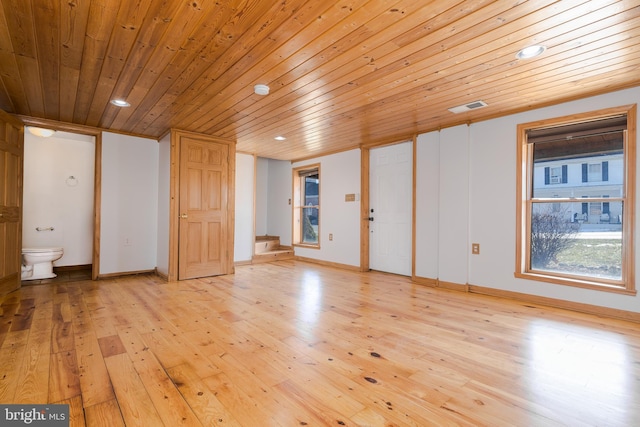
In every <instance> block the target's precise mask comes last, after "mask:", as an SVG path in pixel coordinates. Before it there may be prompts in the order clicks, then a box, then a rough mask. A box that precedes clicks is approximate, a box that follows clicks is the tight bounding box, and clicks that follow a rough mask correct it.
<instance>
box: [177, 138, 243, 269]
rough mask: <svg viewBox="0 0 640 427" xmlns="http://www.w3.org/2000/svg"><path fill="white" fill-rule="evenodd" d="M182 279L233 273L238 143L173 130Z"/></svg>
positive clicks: (178, 242)
mask: <svg viewBox="0 0 640 427" xmlns="http://www.w3.org/2000/svg"><path fill="white" fill-rule="evenodd" d="M172 137H173V139H174V141H173V142H172V143H173V144H175V145H176V147H175V151H174V154H177V155H178V156H179V161H178V162H177V163H178V164H179V172H177V174H176V175H177V177H178V185H177V193H178V194H177V197H175V200H177V201H178V204H177V207H176V211H177V212H176V213H177V217H178V218H177V220H178V227H177V228H178V238H177V246H178V251H177V252H178V256H177V258H178V259H177V264H178V277H177V278H178V280H184V279H192V278H196V277H205V276H215V275H220V274H230V273H233V231H234V221H233V217H234V177H235V167H234V165H235V145H234V144H233V143H230V142H227V141H221V140H216V139H213V138H211V137H208V136H206V135H199V134H192V133H187V132H182V131H174V133H173V135H172Z"/></svg>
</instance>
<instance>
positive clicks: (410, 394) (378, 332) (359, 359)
mask: <svg viewBox="0 0 640 427" xmlns="http://www.w3.org/2000/svg"><path fill="white" fill-rule="evenodd" d="M14 322H15V323H14ZM638 360H640V328H639V327H638V325H637V324H633V323H630V322H625V321H621V320H613V319H604V318H599V317H595V316H589V315H586V314H581V313H573V312H570V311H565V310H560V309H554V308H547V307H542V306H536V305H531V304H524V303H520V302H515V301H509V300H505V299H500V298H494V297H488V296H482V295H475V294H465V293H460V292H455V291H447V290H441V289H434V288H428V287H423V286H420V285H417V284H414V283H411V281H410V280H409V279H408V278H406V277H401V276H394V275H390V274H382V273H376V272H369V273H359V272H353V271H345V270H339V269H335V268H330V267H324V266H319V265H314V264H308V263H304V262H300V261H295V260H286V261H277V262H274V263H264V264H259V265H258V264H257V265H245V266H238V267H236V273H235V274H234V275H228V276H218V277H207V278H201V279H194V280H187V281H181V282H169V283H167V282H163V281H162V280H161V279H159V278H157V277H156V276H153V275H139V276H130V277H124V278H114V279H106V280H100V281H97V282H90V281H83V282H61V283H52V284H49V285H33V286H31V285H30V286H23V287H22V288H21V289H19V290H17V291H15V292H13V293H11V294H9V295H7V296H5V297H2V298H0V402H3V403H19V402H30V403H66V404H69V405H70V416H71V420H72V421H71V424H70V425H71V426H72V427H76V426H84V425H85V424H86V425H88V426H93V425H127V426H130V425H132V426H136V425H140V426H145V427H147V426H156V425H171V426H176V425H189V426H192V425H194V426H198V425H242V426H245V425H251V426H253V425H269V426H280V425H282V426H288V425H296V426H299V425H314V426H315V425H341V424H343V425H371V426H391V425H397V426H400V425H416V426H431V425H438V426H440V425H460V426H477V425H491V426H513V425H544V426H545V427H546V426H561V425H581V426H599V425H607V426H613V427H618V426H620V427H626V426H630V425H640V389H639V388H638V387H637V384H638V383H639V382H640V364H638V363H637V361H638Z"/></svg>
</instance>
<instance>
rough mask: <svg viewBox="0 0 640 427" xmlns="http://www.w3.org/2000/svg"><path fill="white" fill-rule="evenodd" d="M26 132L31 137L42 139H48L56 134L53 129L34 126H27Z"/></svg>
mask: <svg viewBox="0 0 640 427" xmlns="http://www.w3.org/2000/svg"><path fill="white" fill-rule="evenodd" d="M27 130H28V131H29V133H30V134H31V135H35V136H40V137H42V138H49V137H50V136H51V135H53V134H54V133H56V131H55V130H53V129H45V128H38V127H35V126H28V127H27Z"/></svg>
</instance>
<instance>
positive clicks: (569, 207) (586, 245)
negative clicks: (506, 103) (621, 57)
mask: <svg viewBox="0 0 640 427" xmlns="http://www.w3.org/2000/svg"><path fill="white" fill-rule="evenodd" d="M635 123H636V107H635V105H634V106H632V107H622V108H616V109H611V110H606V111H600V112H595V113H589V114H584V115H579V116H573V117H571V118H570V119H569V118H567V119H563V118H560V119H555V120H548V121H542V122H536V123H529V124H522V125H519V126H518V137H519V139H520V142H519V144H518V158H519V161H518V165H519V171H518V185H517V189H518V195H517V197H518V200H519V201H520V202H519V203H518V229H517V247H516V259H517V266H516V268H517V269H516V277H523V278H529V279H535V280H541V281H547V282H552V283H558V284H564V285H574V286H580V287H587V288H592V289H601V290H611V291H616V292H625V293H633V294H635V283H634V282H635V277H634V266H635V264H634V262H635V261H634V259H635V258H634V246H633V243H634V229H633V227H634V224H633V218H634V214H633V210H634V206H635V201H634V200H635V194H634V193H635ZM552 184H564V185H562V186H557V185H552Z"/></svg>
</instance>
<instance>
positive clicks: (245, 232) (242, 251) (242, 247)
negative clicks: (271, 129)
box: [233, 153, 255, 262]
mask: <svg viewBox="0 0 640 427" xmlns="http://www.w3.org/2000/svg"><path fill="white" fill-rule="evenodd" d="M254 165H255V157H254V156H253V155H251V154H243V153H237V154H236V206H235V233H234V250H233V251H234V256H233V260H234V262H241V261H251V258H252V256H253V245H254V240H255V233H254V231H253V230H254V229H253V223H254V221H253V212H254V209H253V205H254V202H253V199H254V197H253V195H254V192H253V186H254V174H255V166H254Z"/></svg>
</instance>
